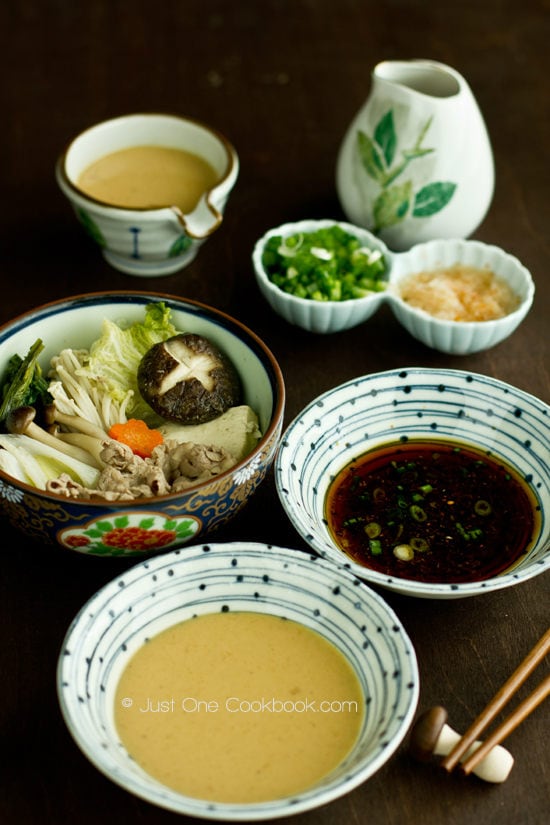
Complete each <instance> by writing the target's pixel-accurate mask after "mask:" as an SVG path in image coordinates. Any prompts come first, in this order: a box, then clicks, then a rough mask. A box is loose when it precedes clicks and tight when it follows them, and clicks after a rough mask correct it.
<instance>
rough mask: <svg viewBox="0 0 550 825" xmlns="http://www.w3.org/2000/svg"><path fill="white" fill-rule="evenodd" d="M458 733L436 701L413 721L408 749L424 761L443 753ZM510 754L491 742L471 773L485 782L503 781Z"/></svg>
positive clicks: (458, 738) (452, 743)
mask: <svg viewBox="0 0 550 825" xmlns="http://www.w3.org/2000/svg"><path fill="white" fill-rule="evenodd" d="M460 738H461V736H460V734H458V733H457V732H456V731H454V730H453V729H452V728H451V727H449V725H447V711H446V710H445V708H443V707H441V706H439V705H437V706H436V707H433V708H430V710H427V711H425V712H424V713H423V714H422V715H421V716H419V717H418V719H417V721H416V722H415V724H414V726H413V729H412V732H411V739H410V752H411V754H412V755H413V756H414V758H415V759H419V760H421V761H426V760H427V759H429V758H430V756H432V755H435V756H446V755H447V754H448V753H449V752H450V751H451V749H452V748H454V746H455V745H456V743H457V742H458V741H459V740H460ZM480 744H481V742H474V744H473V745H472V746H471V747H470V748H469V750H468V751H467V752H466V753H465V754H464V759H467V757H468V756H470V754H472V753H473V752H474V751H475V750H476V748H478V747H479V746H480ZM513 764H514V757H513V756H512V754H511V753H510V752H509V751H507V750H506V748H503V747H502V746H501V745H495V747H494V748H492V749H491V750H490V751H489V753H488V754H487V756H486V757H485V758H484V759H482V761H481V762H480V763H479V765H477V767H475V768H474V770H473V773H475V774H476V775H477V776H479V778H480V779H484V780H485V782H504V781H505V780H506V779H507V778H508V775H509V773H510V771H511V770H512V765H513Z"/></svg>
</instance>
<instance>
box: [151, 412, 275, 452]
mask: <svg viewBox="0 0 550 825" xmlns="http://www.w3.org/2000/svg"><path fill="white" fill-rule="evenodd" d="M159 430H160V431H161V433H162V434H163V435H164V437H165V438H171V439H173V440H174V441H177V442H179V443H180V444H181V443H183V442H184V441H191V442H192V443H193V444H206V445H209V446H210V445H211V446H214V447H225V449H226V450H227V452H228V453H231V455H232V456H233V457H234V458H236V459H237V461H240V460H241V459H243V458H244V457H245V456H247V455H248V454H249V453H250V452H252V450H253V449H254V447H255V446H256V444H257V443H258V439H259V438H261V435H262V433H261V431H260V427H259V422H258V416H257V415H256V413H255V412H254V410H253V409H251V408H250V407H248V406H246V405H244V404H243V405H241V406H239V407H230V408H229V409H228V410H227V411H226V412H224V413H223V414H222V415H220V416H218V418H214V419H213V421H207V422H206V424H178V423H176V422H175V421H167V422H166V423H165V424H162V425H161V426H160V427H159Z"/></svg>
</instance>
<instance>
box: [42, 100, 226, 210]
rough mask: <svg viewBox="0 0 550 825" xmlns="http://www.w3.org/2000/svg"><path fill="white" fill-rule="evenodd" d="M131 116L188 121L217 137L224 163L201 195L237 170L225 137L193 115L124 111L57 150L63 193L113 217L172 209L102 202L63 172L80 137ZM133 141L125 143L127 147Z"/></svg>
mask: <svg viewBox="0 0 550 825" xmlns="http://www.w3.org/2000/svg"><path fill="white" fill-rule="evenodd" d="M135 118H151V119H152V118H163V119H166V120H176V121H180V122H182V123H190V124H191V125H192V126H196V127H198V128H199V129H203V130H204V131H205V132H209V133H210V134H211V135H212V136H213V137H215V138H216V139H217V140H219V142H220V144H221V145H222V146H223V148H224V150H225V154H226V157H227V166H226V169H225V172H224V174H223V176H222V177H221V178H220V180H219V181H217V183H215V184H214V185H213V186H211V187H210V188H209V189H207V190H206V192H205V193H204V194H205V197H206V198H207V200H209V199H210V197H211V195H212V193H213V192H216V190H217V189H219V188H222V187H224V186H225V185H226V184H227V183H228V181H230V180H231V179H232V178H233V176H234V175H235V174H236V173H237V172H238V169H239V159H238V155H237V151H236V149H235V147H234V145H233V144H232V143H231V141H230V140H229V139H228V138H226V137H225V135H224V134H223V133H222V132H220V131H219V130H218V129H216V128H214V127H212V126H209V125H208V124H207V123H205V122H204V121H202V120H200V119H198V118H195V117H184V116H183V115H181V114H177V113H176V112H168V111H167V112H156V111H146V112H128V113H127V114H121V115H116V116H115V117H109V118H105V119H103V120H100V121H98V122H97V123H92V124H90V125H89V126H87V127H85V128H84V129H82V130H81V131H80V132H78V134H76V135H74V137H72V138H71V139H70V140H69V141H68V142H67V143H66V144H65V147H64V148H63V150H62V151H61V153H60V154H59V156H58V158H57V161H56V164H55V172H56V177H57V181H58V184H59V185H60V187H61V188H62V189H63V190H64V192H65V194H66V195H67V196H68V197H72V198H73V199H78V200H79V201H82V203H83V204H93V205H95V206H96V207H98V208H101V209H102V211H103V212H104V214H105V215H112V216H113V217H123V216H126V217H128V218H131V217H132V215H136V214H140V215H144V214H147V213H149V214H151V215H156V214H158V213H162V212H163V211H165V210H166V209H172V205H171V204H167V205H166V206H161V207H155V208H153V209H151V207H147V206H136V207H133V208H132V209H129V208H127V207H123V206H115V205H113V204H112V203H109V202H108V201H103V200H101V199H99V198H95V197H93V196H92V195H88V194H86V193H85V192H84V191H83V190H82V189H80V188H79V187H78V186H77V185H76V184H75V183H73V181H72V180H71V179H70V177H69V176H68V174H67V171H66V168H65V164H66V160H67V157H68V155H69V152H70V151H71V149H72V147H73V146H74V144H75V143H76V141H77V140H79V139H80V138H82V137H85V136H86V135H88V134H89V133H91V132H93V131H94V130H95V129H101V128H103V127H105V126H107V125H109V124H111V123H116V122H122V121H124V120H131V119H135ZM134 145H137V144H131V143H130V144H129V145H128V148H130V147H131V146H134Z"/></svg>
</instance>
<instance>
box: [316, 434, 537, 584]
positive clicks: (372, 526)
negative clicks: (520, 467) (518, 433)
mask: <svg viewBox="0 0 550 825" xmlns="http://www.w3.org/2000/svg"><path fill="white" fill-rule="evenodd" d="M325 509H326V518H327V521H328V525H329V528H330V531H331V533H332V535H333V537H334V539H335V541H336V543H337V544H338V545H339V546H340V547H341V548H342V549H343V550H344V552H345V553H347V555H348V556H350V557H351V558H353V559H354V560H355V561H357V562H359V563H360V564H362V565H364V566H366V567H370V568H372V569H374V570H378V571H380V572H383V573H385V574H387V575H392V576H399V577H402V578H409V579H416V580H417V581H427V582H439V583H444V582H449V583H453V582H474V581H481V580H483V579H487V578H490V577H492V576H495V575H498V574H499V573H501V572H503V571H504V570H506V569H507V568H509V567H510V566H511V565H512V564H513V563H514V562H515V561H516V560H517V559H518V558H519V557H520V556H521V555H522V554H523V553H525V552H526V550H527V549H528V547H529V545H530V544H531V542H532V541H533V539H534V538H535V536H536V531H537V529H538V525H539V523H540V512H539V510H540V508H539V506H538V505H537V502H536V499H535V496H534V493H533V492H532V490H531V489H530V488H529V487H528V485H527V483H526V482H525V481H524V480H523V479H521V478H520V477H519V476H518V475H517V474H516V473H515V471H513V470H512V469H511V468H510V467H508V466H506V465H504V463H503V462H501V461H500V460H496V459H495V458H493V457H492V456H489V455H487V454H486V453H482V452H481V451H479V450H478V449H476V448H474V447H473V446H470V445H466V444H457V443H455V442H451V441H448V442H447V441H439V440H438V441H437V442H425V441H416V440H413V439H411V440H403V441H402V442H399V443H391V444H386V445H383V446H382V447H379V448H377V449H374V450H372V451H370V452H367V453H364V454H362V455H360V456H358V457H357V458H356V459H354V460H353V461H352V462H351V463H350V464H348V465H347V466H346V467H344V468H343V469H342V470H341V471H340V473H338V475H337V476H336V478H335V479H334V480H333V482H332V484H331V486H330V488H329V490H328V493H327V498H326V503H325Z"/></svg>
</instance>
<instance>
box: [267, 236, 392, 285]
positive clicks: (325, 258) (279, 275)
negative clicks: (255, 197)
mask: <svg viewBox="0 0 550 825" xmlns="http://www.w3.org/2000/svg"><path fill="white" fill-rule="evenodd" d="M262 263H263V265H264V267H265V270H266V273H267V276H268V278H269V279H270V280H271V281H272V282H273V283H274V284H275V285H276V286H277V287H279V289H282V290H283V291H284V292H288V293H290V294H292V295H296V296H297V297H299V298H308V299H310V300H314V301H346V300H350V299H355V298H362V297H364V296H365V295H369V294H371V293H374V292H381V291H383V290H384V289H385V288H386V285H387V280H386V279H387V265H386V261H385V258H384V256H383V255H382V253H381V252H380V251H379V250H377V249H372V250H371V249H367V248H366V247H363V246H361V245H360V241H359V240H358V239H357V238H356V237H355V236H354V235H352V234H350V233H349V232H347V231H345V230H344V229H343V228H342V227H341V226H338V224H334V225H333V226H329V227H326V228H323V229H318V230H315V231H313V232H304V233H296V234H295V235H289V236H287V237H286V238H283V237H282V236H280V235H274V236H272V237H271V238H269V239H268V241H267V243H266V245H265V248H264V251H263V254H262Z"/></svg>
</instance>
